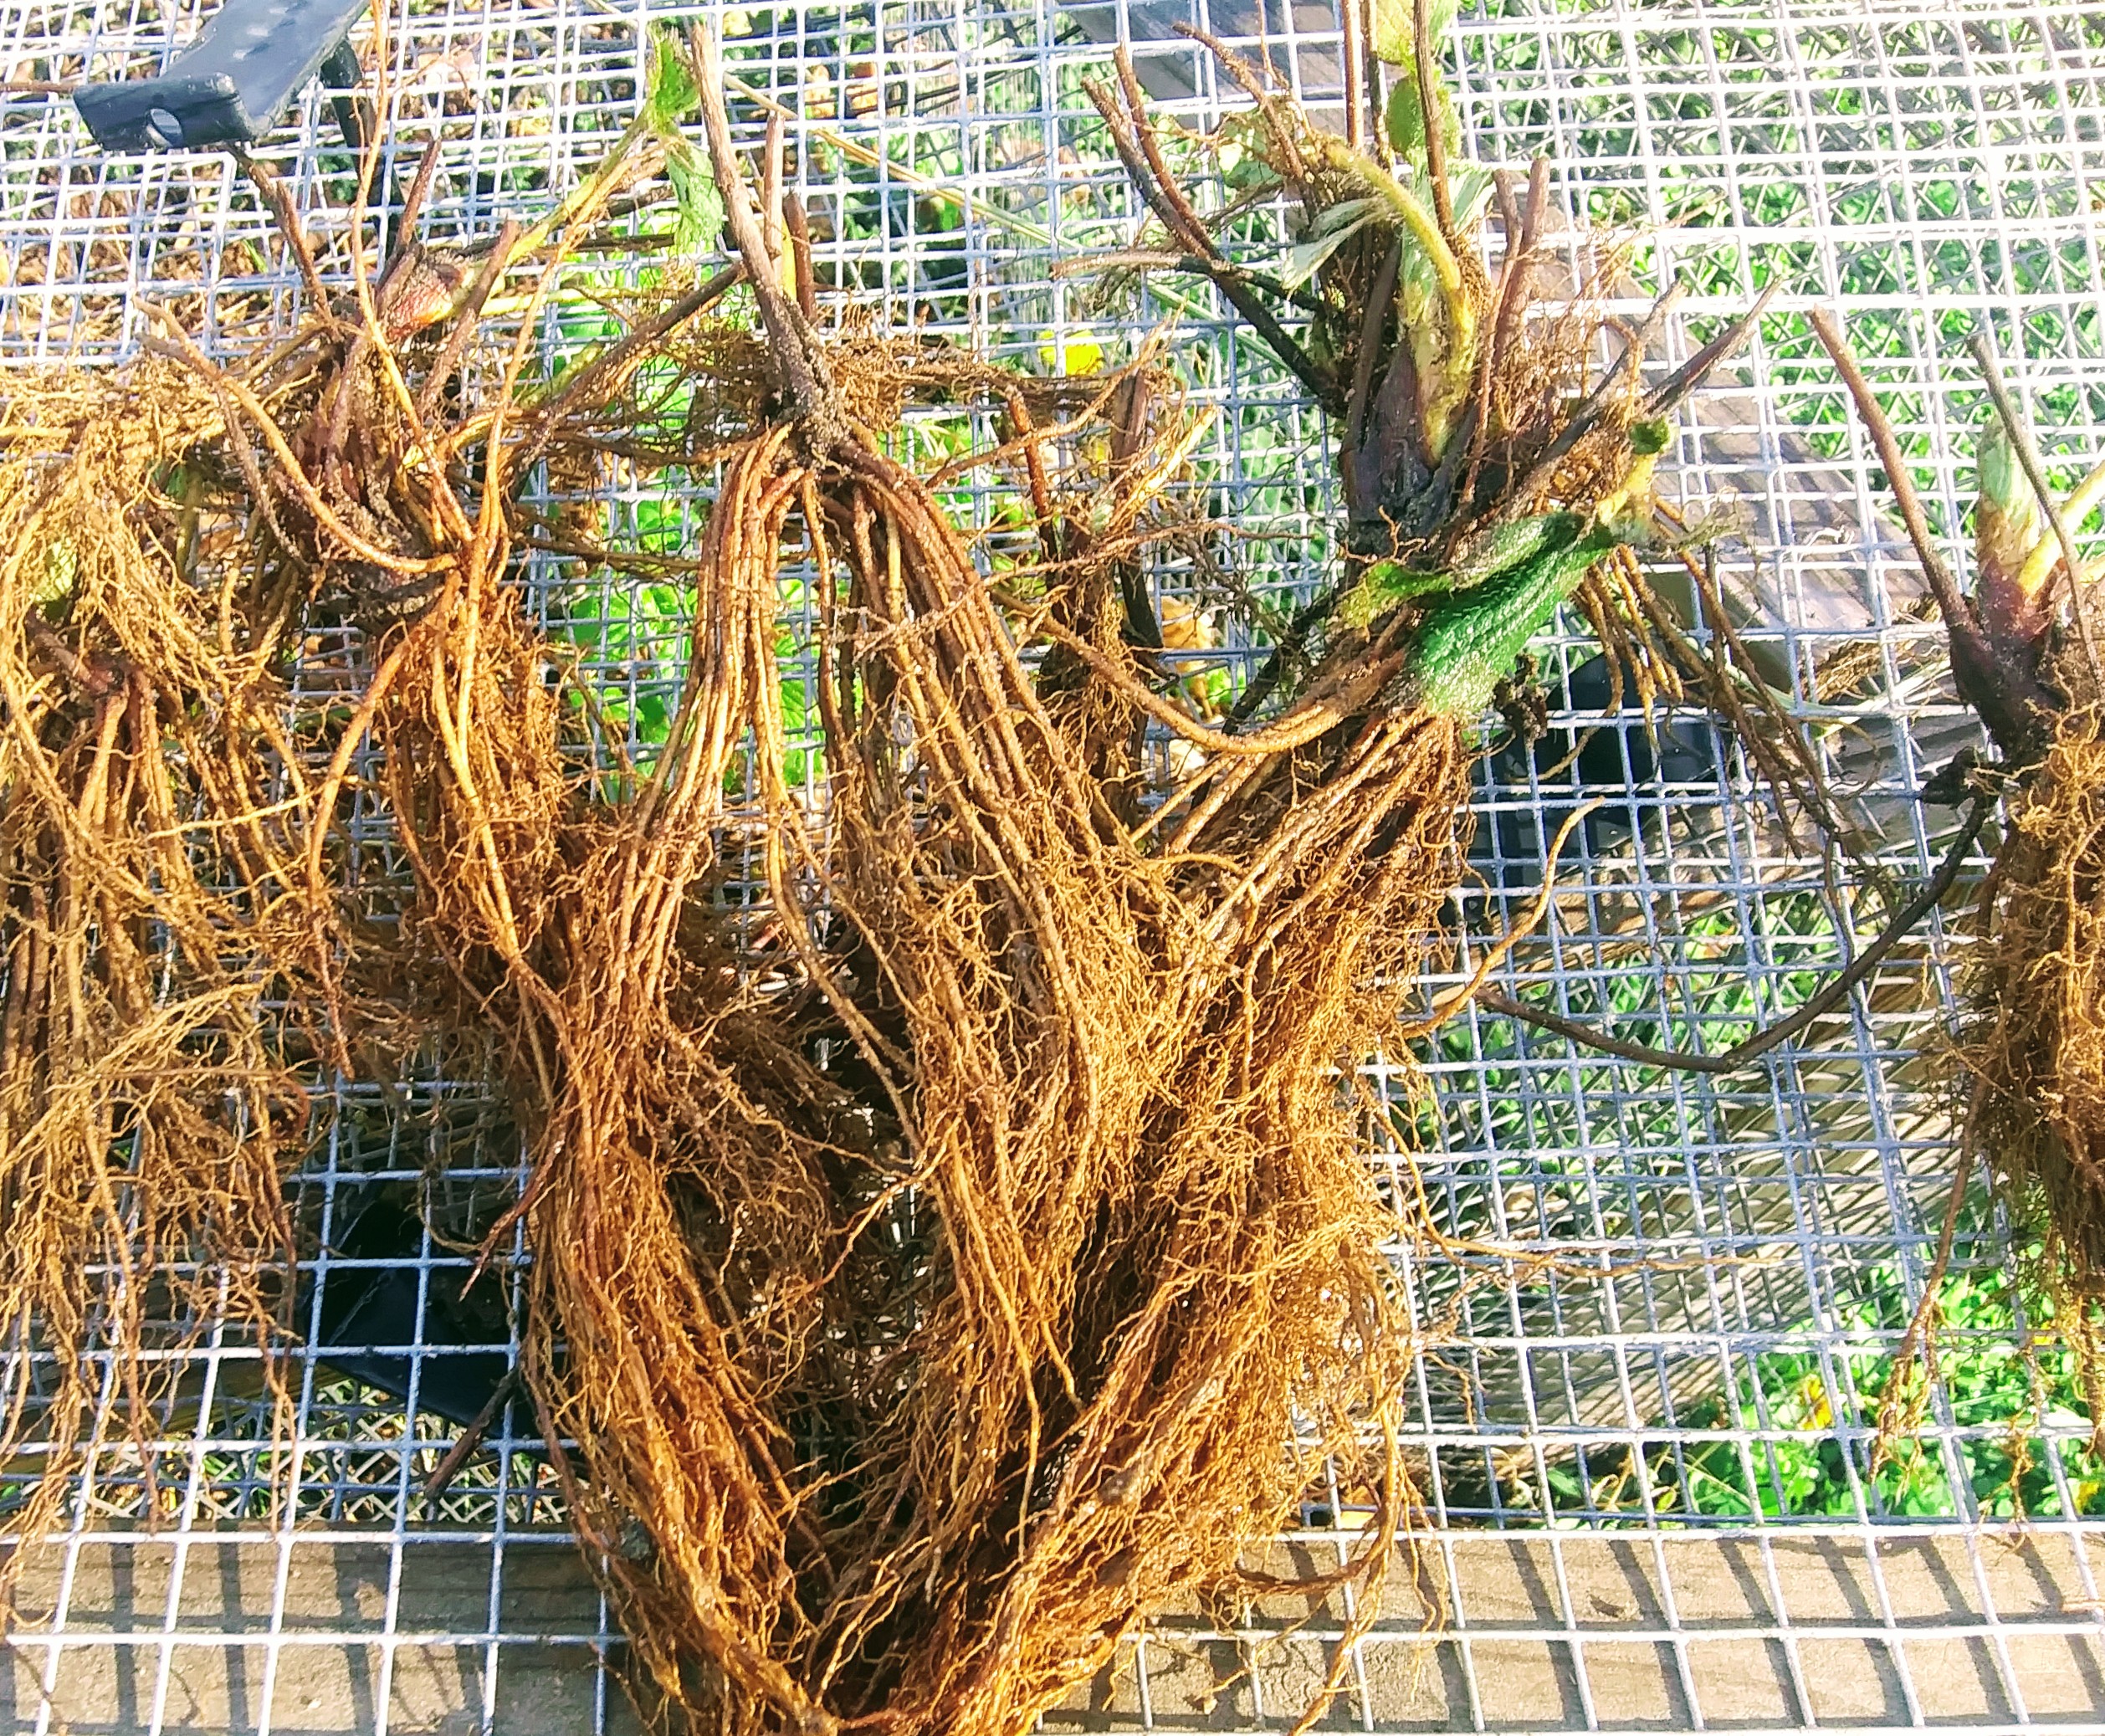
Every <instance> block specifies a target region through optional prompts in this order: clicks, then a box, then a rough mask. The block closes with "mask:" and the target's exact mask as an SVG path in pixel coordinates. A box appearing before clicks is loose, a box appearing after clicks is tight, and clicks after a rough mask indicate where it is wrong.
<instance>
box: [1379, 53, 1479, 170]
mask: <svg viewBox="0 0 2105 1736" xmlns="http://www.w3.org/2000/svg"><path fill="white" fill-rule="evenodd" d="M1433 107H1434V109H1435V110H1437V113H1438V118H1439V122H1440V142H1441V143H1442V144H1443V145H1445V146H1447V153H1448V155H1449V156H1452V155H1453V154H1454V153H1455V152H1456V151H1459V150H1460V149H1461V148H1462V128H1461V125H1460V124H1459V123H1458V122H1457V120H1455V113H1454V99H1453V98H1452V97H1451V96H1449V95H1447V86H1446V84H1440V85H1437V86H1436V87H1435V88H1434V90H1433ZM1388 127H1389V143H1390V145H1391V146H1392V147H1393V148H1394V150H1395V151H1396V154H1397V155H1398V156H1401V157H1402V158H1403V159H1404V160H1405V161H1407V162H1412V163H1422V162H1423V161H1425V156H1426V116H1425V108H1424V105H1422V104H1421V103H1420V102H1419V100H1418V80H1417V78H1416V75H1415V74H1412V73H1409V72H1406V73H1405V74H1404V75H1403V76H1402V77H1401V78H1400V79H1397V80H1396V83H1395V84H1393V85H1392V86H1391V88H1390V91H1389V115H1388Z"/></svg>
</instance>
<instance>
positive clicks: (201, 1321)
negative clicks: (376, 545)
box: [0, 363, 306, 1589]
mask: <svg viewBox="0 0 2105 1736" xmlns="http://www.w3.org/2000/svg"><path fill="white" fill-rule="evenodd" d="M4 413H5V416H6V425H5V431H4V448H0V622H4V623H5V631H4V632H0V1223H4V1224H5V1226H6V1233H5V1234H4V1235H3V1236H0V1352H5V1353H8V1354H6V1357H5V1360H4V1364H3V1365H4V1367H5V1369H6V1370H7V1373H6V1377H5V1384H4V1385H3V1386H0V1462H4V1461H5V1460H7V1459H8V1457H11V1455H12V1452H13V1450H14V1449H15V1448H16V1447H17V1446H18V1444H19V1443H21V1442H23V1441H24V1440H25V1439H26V1438H28V1437H29V1436H30V1435H31V1433H32V1431H33V1432H34V1433H35V1434H36V1435H37V1436H41V1437H42V1439H43V1440H44V1442H47V1443H48V1445H47V1447H46V1449H45V1454H46V1456H45V1457H44V1463H43V1465H42V1467H40V1468H41V1469H42V1471H43V1472H44V1474H43V1476H42V1478H41V1480H40V1481H39V1482H38V1483H36V1484H35V1485H34V1486H33V1490H32V1493H31V1495H30V1498H29V1500H28V1503H27V1505H26V1507H25V1508H24V1509H23V1511H22V1512H21V1513H19V1514H18V1515H16V1516H15V1517H14V1520H13V1523H15V1524H16V1525H17V1526H18V1527H19V1528H20V1529H23V1531H25V1532H28V1533H33V1532H34V1531H36V1530H38V1529H41V1528H42V1527H43V1526H44V1524H46V1523H49V1519H50V1518H51V1517H52V1514H53V1511H54V1503H55V1502H56V1501H57V1500H58V1499H59V1496H60V1494H61V1493H62V1492H63V1490H64V1488H65V1473H66V1472H69V1470H70V1469H71V1468H72V1464H73V1458H72V1452H73V1450H74V1448H76V1447H78V1445H79V1443H80V1442H82V1441H84V1440H85V1439H86V1438H88V1437H89V1436H91V1435H93V1434H95V1433H96V1432H98V1431H103V1430H106V1429H108V1428H109V1427H110V1426H112V1422H113V1419H118V1418H122V1417H125V1416H129V1417H131V1419H132V1426H133V1428H134V1431H135V1433H136V1434H138V1435H139V1436H141V1438H143V1437H145V1436H149V1435H151V1432H152V1426H153V1425H152V1418H153V1417H154V1416H155V1415H156V1414H157V1413H158V1412H160V1411H162V1410H163V1409H164V1408H165V1406H166V1405H167V1404H169V1403H170V1402H172V1400H173V1397H174V1393H173V1389H172V1383H173V1380H174V1375H175V1372H176V1370H179V1369H180V1367H181V1365H182V1362H181V1359H180V1358H179V1357H171V1356H166V1355H164V1354H156V1353H163V1352H167V1351H172V1350H177V1349H181V1348H182V1346H183V1345H184V1344H187V1343H189V1342H191V1341H192V1340H193V1339H194V1338H195V1336H196V1334H198V1333H200V1332H202V1331H203V1330H205V1329H207V1328H208V1327H209V1326H211V1325H212V1324H213V1322H214V1321H215V1320H217V1321H221V1322H223V1323H227V1324H230V1326H231V1328H232V1335H231V1336H230V1337H229V1339H228V1343H229V1344H236V1343H238V1342H240V1334H242V1333H243V1331H244V1330H247V1331H248V1332H249V1333H251V1334H262V1335H263V1337H264V1341H265V1343H266V1344H268V1343H269V1336H270V1324H269V1323H270V1321H271V1319H272V1318H273V1316H274V1288H273V1283H272V1280H271V1279H270V1278H269V1268H270V1267H271V1266H272V1265H273V1263H276V1264H277V1265H279V1267H282V1264H283V1262H284V1258H285V1257H286V1255H287V1254H288V1253H289V1247H290V1231H289V1223H288V1221H287V1219H286V1216H285V1212H284V1205H283V1201H282V1199H281V1197H280V1194H279V1170H280V1167H281V1163H282V1160H283V1159H282V1154H283V1153H284V1151H285V1150H289V1149H290V1150H296V1149H297V1148H298V1145H299V1144H300V1138H301V1136H302V1134H303V1131H304V1128H305V1120H306V1109H305V1098H304V1096H303V1095H302V1093H301V1092H300V1088H299V1087H298V1083H297V1081H296V1080H295V1079H294V1077H293V1075H292V1073H291V1070H290V1062H289V1057H288V1055H287V1054H286V1052H285V1045H284V1042H274V1041H272V1040H270V1038H269V1035H268V1033H267V1032H266V1024H267V1020H266V1017H265V1013H264V1006H265V1000H266V997H267V996H269V994H270V993H271V992H272V991H273V990H274V987H275V986H276V985H274V983H273V981H271V978H270V976H269V972H268V970H266V969H265V968H264V964H265V961H266V960H269V959H270V958H272V957H274V956H283V957H285V958H287V959H291V958H292V957H293V956H294V955H295V954H296V953H297V951H298V950H299V949H298V946H297V945H296V941H297V936H298V935H299V933H300V924H299V923H298V921H297V919H296V918H293V917H291V916H290V915H289V901H288V898H287V894H288V891H289V874H288V863H289V855H290V848H291V847H290V837H289V832H288V830H287V827H286V824H285V820H286V816H285V813H284V804H283V802H282V801H279V799H278V798H279V796H280V795H281V786H280V785H279V781H278V776H277V772H278V770H279V768H282V767H283V766H286V765H287V764H289V763H291V761H292V760H293V758H294V755H291V754H290V753H289V751H288V747H289V743H288V740H287V731H288V729H289V722H288V717H287V709H286V704H285V690H284V684H283V682H282V681H281V680H280V679H279V673H278V672H279V668H280V667H281V666H282V663H283V661H284V657H285V654H286V649H287V648H286V643H285V631H286V624H287V612H286V600H285V597H284V595H283V594H282V593H281V592H279V591H274V589H273V588H272V587H271V586H269V583H268V581H267V580H266V579H265V578H264V576H261V575H259V574H257V573H255V572H254V571H242V570H241V566H240V563H238V561H237V562H226V561H221V560H219V559H218V556H217V554H216V552H215V551H213V550H212V549H211V548H209V547H202V548H201V544H209V543H211V542H213V540H224V539H225V538H226V536H227V535H228V527H227V525H225V523H224V522H223V521H216V520H214V519H213V516H212V515H211V514H210V513H209V512H208V511H206V512H202V513H201V511H200V510H199V508H198V505H197V503H196V499H195V497H196V496H197V494H199V493H200V492H202V491H203V490H204V489H206V487H207V484H206V483H205V481H204V479H203V478H202V476H201V475H198V474H195V472H194V471H193V472H192V474H187V475H186V474H185V470H184V466H185V464H186V463H187V461H188V460H189V459H190V458H191V456H192V454H193V453H201V452H202V451H204V450H206V449H208V448H211V447H212V446H213V444H214V443H215V442H216V441H218V439H219V438H220V437H221V436H222V434H223V428H222V427H221V426H220V425H219V423H218V418H217V415H216V412H215V407H214V405H213V399H212V397H211V395H210V393H209V392H207V390H206V389H205V388H204V387H203V385H202V382H198V381H197V380H195V379H194V378H192V377H189V376H186V375H184V374H183V373H182V372H181V371H177V370H175V369H172V368H170V367H167V366H163V365H161V364H157V363H156V364H149V365H146V366H142V367H141V368H140V369H139V370H138V371H136V373H135V374H134V375H133V376H131V377H130V378H129V379H126V380H124V381H120V382H112V381H109V380H106V379H95V378H92V377H88V376H71V375H65V376H59V377H56V378H54V379H49V380H45V381H38V382H31V381H26V380H18V381H16V382H11V384H10V388H9V391H8V396H7V399H6V403H5V411H4ZM201 562H202V564H203V565H205V566H209V567H213V569H214V570H215V571H216V572H217V574H218V578H219V582H218V583H216V584H214V585H212V586H199V585H198V584H197V583H195V582H194V570H195V568H196V567H197V566H198V565H199V564H200V563H201ZM284 1034H285V1033H284V1032H279V1037H284ZM252 1342H253V1337H252ZM33 1346H34V1347H35V1348H36V1349H40V1350H44V1351H47V1352H54V1353H55V1354H51V1355H50V1356H49V1360H43V1359H39V1358H33V1356H32V1355H31V1354H29V1352H30V1350H31V1349H32V1347H33ZM40 1370H46V1371H48V1372H40ZM151 1470H152V1466H151V1460H149V1461H148V1462H147V1464H146V1471H147V1472H148V1475H149V1476H151ZM14 1565H15V1561H14V1557H13V1554H12V1553H11V1554H10V1556H9V1558H8V1560H7V1562H5V1563H4V1564H0V1576H4V1575H7V1574H8V1573H10V1572H11V1571H12V1570H13V1567H14ZM0 1589H3V1580H0Z"/></svg>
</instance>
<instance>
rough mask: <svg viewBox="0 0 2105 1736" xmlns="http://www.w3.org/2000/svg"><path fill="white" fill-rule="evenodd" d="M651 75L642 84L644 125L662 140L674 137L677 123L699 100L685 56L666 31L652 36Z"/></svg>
mask: <svg viewBox="0 0 2105 1736" xmlns="http://www.w3.org/2000/svg"><path fill="white" fill-rule="evenodd" d="M653 44H654V46H653V51H652V54H651V65H650V74H649V77H648V81H647V82H646V83H645V84H644V87H643V125H645V126H646V127H647V128H648V129H649V130H650V131H652V132H653V133H655V134H657V135H658V137H660V138H661V139H677V138H678V137H679V128H680V123H681V122H682V121H683V120H686V118H687V117H688V116H689V115H690V114H692V113H693V112H694V105H695V104H696V103H698V102H699V101H700V100H701V93H700V92H699V90H696V89H695V88H694V74H693V73H692V72H690V71H689V69H688V65H687V57H686V55H684V54H682V53H681V52H680V49H679V43H678V41H677V40H675V39H674V38H673V33H672V32H671V31H669V30H661V31H659V32H658V33H657V35H656V36H655V37H654V38H653Z"/></svg>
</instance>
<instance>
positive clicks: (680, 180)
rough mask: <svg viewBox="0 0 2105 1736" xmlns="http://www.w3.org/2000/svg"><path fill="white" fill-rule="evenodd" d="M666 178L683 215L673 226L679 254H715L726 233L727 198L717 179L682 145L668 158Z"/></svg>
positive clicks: (678, 209)
mask: <svg viewBox="0 0 2105 1736" xmlns="http://www.w3.org/2000/svg"><path fill="white" fill-rule="evenodd" d="M665 178H666V179H667V180H668V181H669V182H672V184H673V209H674V210H675V211H676V212H677V213H679V217H678V218H677V220H676V221H675V222H674V223H673V252H674V253H700V252H702V251H704V249H707V250H709V251H711V252H714V249H715V247H716V240H717V237H718V236H720V235H721V234H722V233H723V232H724V196H723V195H722V194H721V193H720V192H717V190H716V179H715V177H714V176H713V175H711V174H710V173H709V171H708V169H707V168H705V167H704V166H703V164H702V161H701V159H700V158H699V156H696V155H695V154H694V147H693V146H691V145H689V144H687V143H686V142H685V141H681V142H679V144H676V145H675V146H673V148H672V150H671V151H668V153H667V154H666V157H665Z"/></svg>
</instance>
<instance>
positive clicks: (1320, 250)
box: [1278, 199, 1375, 289]
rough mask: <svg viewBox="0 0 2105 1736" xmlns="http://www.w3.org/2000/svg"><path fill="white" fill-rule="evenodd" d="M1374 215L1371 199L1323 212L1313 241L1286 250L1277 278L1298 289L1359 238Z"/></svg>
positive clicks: (1373, 204) (1355, 201) (1351, 200)
mask: <svg viewBox="0 0 2105 1736" xmlns="http://www.w3.org/2000/svg"><path fill="white" fill-rule="evenodd" d="M1374 214H1375V202H1374V201H1373V200H1372V199H1348V200H1346V201H1345V202H1344V203H1343V204H1339V205H1334V206H1332V207H1330V209H1329V210H1328V211H1326V212H1324V213H1323V216H1322V217H1321V218H1320V219H1319V220H1318V222H1317V223H1316V233H1315V235H1314V238H1312V239H1310V240H1308V241H1304V242H1303V243H1301V244H1300V245H1299V246H1298V247H1294V248H1288V249H1287V253H1286V257H1285V258H1284V259H1282V260H1281V261H1280V262H1279V269H1278V278H1279V281H1280V282H1281V283H1283V284H1285V285H1286V286H1287V288H1288V289H1299V288H1300V287H1301V285H1302V284H1305V283H1306V282H1308V280H1309V279H1310V278H1312V277H1314V275H1315V274H1316V273H1317V272H1318V271H1319V270H1321V269H1323V262H1324V260H1325V259H1329V257H1330V255H1331V254H1333V253H1335V252H1337V250H1338V249H1339V248H1341V247H1343V246H1344V243H1346V242H1348V241H1350V239H1351V238H1353V236H1355V235H1356V234H1357V233H1359V232H1360V229H1361V228H1364V227H1365V225H1366V223H1368V222H1369V221H1370V220H1371V219H1372V218H1373V217H1374Z"/></svg>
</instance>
